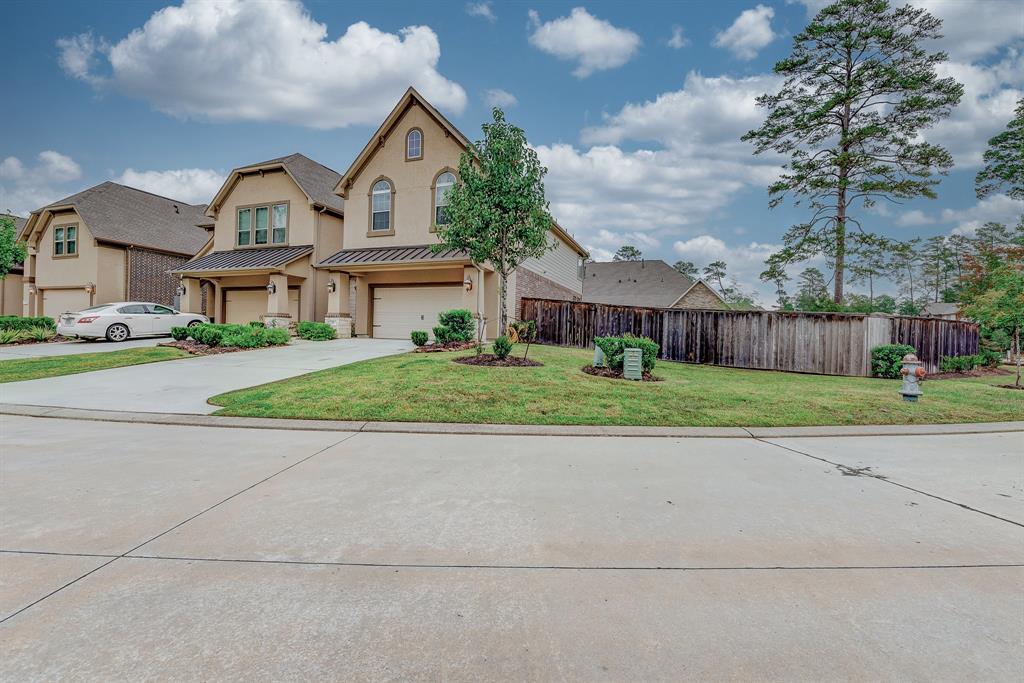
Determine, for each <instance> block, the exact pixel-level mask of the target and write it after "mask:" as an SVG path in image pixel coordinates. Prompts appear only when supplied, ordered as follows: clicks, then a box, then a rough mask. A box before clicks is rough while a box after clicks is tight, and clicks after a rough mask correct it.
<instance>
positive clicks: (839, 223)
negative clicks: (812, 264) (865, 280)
mask: <svg viewBox="0 0 1024 683" xmlns="http://www.w3.org/2000/svg"><path fill="white" fill-rule="evenodd" d="M838 208H839V215H838V216H837V219H836V267H835V287H834V289H833V291H832V300H833V301H834V302H835V303H837V304H841V303H843V271H844V268H845V265H846V189H845V188H842V187H841V188H839V207H838Z"/></svg>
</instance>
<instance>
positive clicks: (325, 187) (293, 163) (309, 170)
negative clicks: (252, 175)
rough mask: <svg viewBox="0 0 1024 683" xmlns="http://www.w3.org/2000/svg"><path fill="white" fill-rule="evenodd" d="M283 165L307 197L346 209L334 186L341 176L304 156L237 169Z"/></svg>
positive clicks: (330, 206)
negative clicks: (335, 192)
mask: <svg viewBox="0 0 1024 683" xmlns="http://www.w3.org/2000/svg"><path fill="white" fill-rule="evenodd" d="M275 164H281V165H282V166H284V167H285V169H286V170H287V171H288V173H290V174H291V176H292V177H293V178H294V179H295V182H296V183H298V185H299V189H301V190H302V191H303V192H304V193H305V194H306V196H307V197H309V198H310V199H311V200H312V201H313V202H315V203H317V204H320V205H322V206H326V207H327V208H329V209H334V210H335V211H338V212H342V211H344V209H345V200H343V199H342V198H341V197H339V196H338V195H336V194H334V186H335V185H337V184H338V181H339V180H340V179H341V174H340V173H338V172H337V171H334V170H331V169H329V168H327V167H326V166H324V165H323V164H321V163H318V162H316V161H313V160H312V159H310V158H309V157H307V156H305V155H304V154H299V153H298V152H296V153H295V154H289V155H288V156H284V157H278V158H276V159H268V160H267V161H261V162H259V163H257V164H249V165H247V166H242V167H241V168H237V169H235V170H236V171H244V170H245V169H247V168H258V167H261V166H272V165H275Z"/></svg>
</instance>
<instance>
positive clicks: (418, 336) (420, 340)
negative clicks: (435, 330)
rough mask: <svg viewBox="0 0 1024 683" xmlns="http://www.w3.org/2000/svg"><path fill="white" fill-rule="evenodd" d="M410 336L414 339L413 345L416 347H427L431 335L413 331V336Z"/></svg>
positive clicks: (421, 331)
mask: <svg viewBox="0 0 1024 683" xmlns="http://www.w3.org/2000/svg"><path fill="white" fill-rule="evenodd" d="M409 336H410V337H412V343H413V344H415V345H416V346H424V345H426V343H427V340H428V339H430V335H428V334H427V333H426V332H424V331H423V330H413V331H412V334H411V335H409Z"/></svg>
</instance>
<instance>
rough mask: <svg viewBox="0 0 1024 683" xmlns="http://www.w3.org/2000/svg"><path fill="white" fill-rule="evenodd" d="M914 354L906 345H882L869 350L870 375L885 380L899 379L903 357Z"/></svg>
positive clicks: (910, 347) (913, 350) (912, 349)
mask: <svg viewBox="0 0 1024 683" xmlns="http://www.w3.org/2000/svg"><path fill="white" fill-rule="evenodd" d="M908 353H916V351H915V349H914V347H913V346H907V345H906V344H883V345H882V346H876V347H875V348H873V349H871V374H872V375H874V376H875V377H884V378H885V379H899V378H900V368H901V367H902V366H903V356H905V355H907V354H908Z"/></svg>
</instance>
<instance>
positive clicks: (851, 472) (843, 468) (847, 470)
mask: <svg viewBox="0 0 1024 683" xmlns="http://www.w3.org/2000/svg"><path fill="white" fill-rule="evenodd" d="M744 431H745V430H744ZM748 433H749V432H748ZM750 436H751V437H752V438H753V439H754V440H755V441H760V442H761V443H764V444H768V445H769V446H775V447H776V448H781V449H783V450H786V451H789V452H791V453H796V454H797V455H803V456H805V457H808V458H812V459H814V460H817V461H819V462H824V463H827V464H829V465H832V466H833V467H835V468H836V469H837V470H839V471H840V472H841V473H842V474H844V475H846V476H852V477H867V478H869V479H877V480H878V481H881V482H885V483H886V484H892V485H893V486H898V487H900V488H901V489H906V490H907V491H913V492H914V493H919V494H921V495H922V496H928V497H929V498H934V499H935V500H940V501H942V502H943V503H949V504H950V505H955V506H957V507H959V508H963V509H964V510H969V511H970V512H977V513H978V514H981V515H985V516H986V517H991V518H992V519H998V520H999V521H1000V522H1006V523H1007V524H1013V525H1014V526H1019V527H1022V528H1024V523H1021V522H1016V521H1014V520H1012V519H1007V518H1006V517H1000V516H999V515H997V514H994V513H992V512H985V511H984V510H979V509H978V508H975V507H971V506H970V505H967V504H966V503H958V502H957V501H955V500H951V499H949V498H943V497H942V496H940V495H938V494H935V493H928V492H927V491H922V490H921V489H915V488H914V487H913V486H907V485H906V484H901V483H899V482H898V481H893V480H892V479H889V478H888V477H885V476H883V475H881V474H875V473H873V472H871V471H870V470H871V468H870V467H860V468H858V467H850V466H849V465H844V464H842V463H838V462H832V461H831V460H829V459H828V458H823V457H821V456H819V455H812V454H810V453H805V452H804V451H799V450H797V449H795V448H790V447H789V446H783V445H782V444H780V443H775V442H774V441H769V440H768V439H764V438H761V437H757V436H754V435H753V434H751V435H750Z"/></svg>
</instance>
